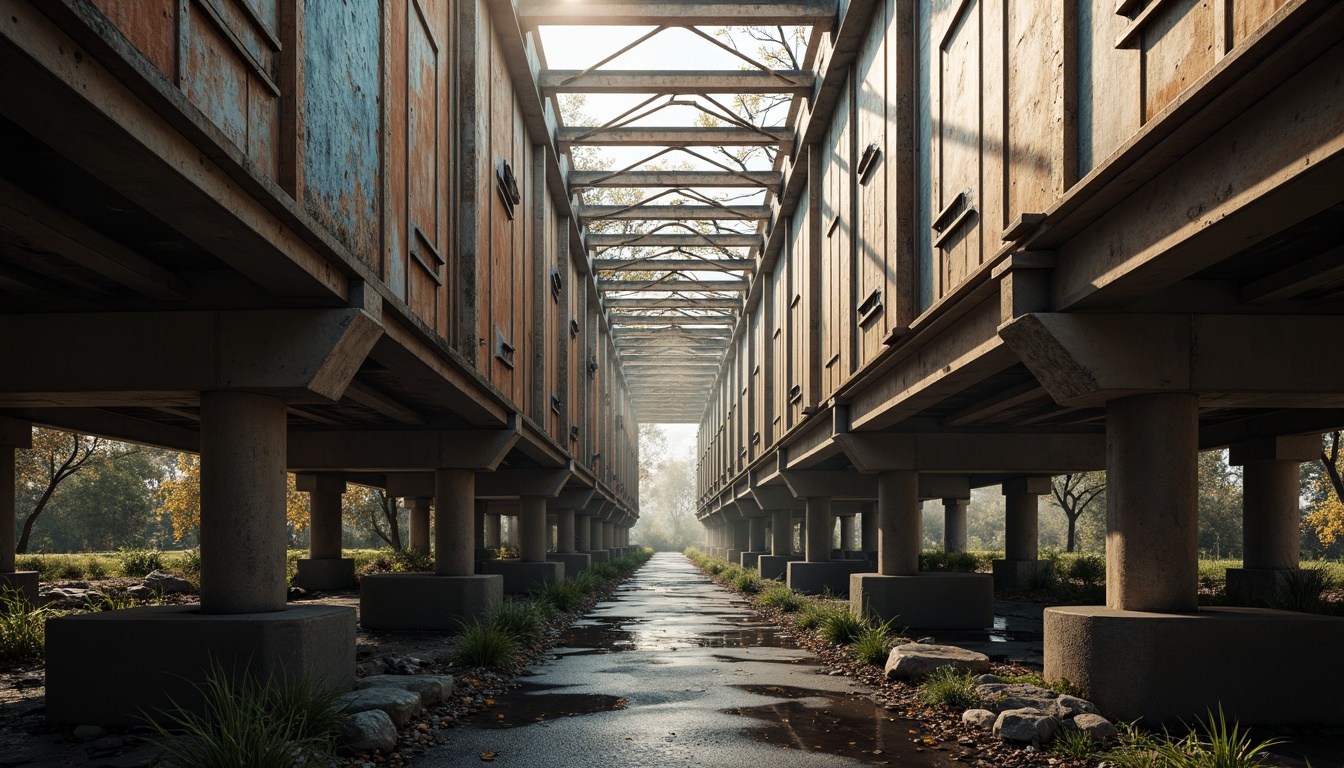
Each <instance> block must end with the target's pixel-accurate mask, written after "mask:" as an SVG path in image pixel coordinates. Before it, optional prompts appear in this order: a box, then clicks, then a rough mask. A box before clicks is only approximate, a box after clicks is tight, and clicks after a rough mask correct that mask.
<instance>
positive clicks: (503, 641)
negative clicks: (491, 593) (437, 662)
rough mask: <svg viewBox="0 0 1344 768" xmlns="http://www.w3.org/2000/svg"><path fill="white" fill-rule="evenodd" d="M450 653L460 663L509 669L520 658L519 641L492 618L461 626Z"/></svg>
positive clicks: (449, 657)
mask: <svg viewBox="0 0 1344 768" xmlns="http://www.w3.org/2000/svg"><path fill="white" fill-rule="evenodd" d="M447 656H448V661H449V663H452V664H456V665H457V666H459V667H485V668H487V669H507V668H509V667H512V666H513V665H514V664H516V663H517V662H518V641H517V640H515V639H514V638H513V636H512V635H510V634H509V633H508V632H506V631H504V630H502V629H500V628H499V627H497V626H494V625H493V624H491V623H489V622H482V621H472V622H471V623H469V624H466V625H464V626H463V627H462V631H461V632H460V633H458V636H457V638H456V639H455V640H454V641H453V644H452V646H451V647H450V648H449V649H448V654H447Z"/></svg>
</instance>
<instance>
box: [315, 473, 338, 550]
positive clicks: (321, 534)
mask: <svg viewBox="0 0 1344 768" xmlns="http://www.w3.org/2000/svg"><path fill="white" fill-rule="evenodd" d="M323 481H327V482H323ZM344 493H345V483H344V482H342V481H340V480H335V479H334V478H318V483H317V485H316V487H315V488H314V490H311V491H309V492H308V525H309V529H310V530H309V535H308V556H309V557H310V558H312V559H314V560H339V559H340V557H341V495H342V494H344Z"/></svg>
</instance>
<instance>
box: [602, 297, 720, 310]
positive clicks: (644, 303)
mask: <svg viewBox="0 0 1344 768" xmlns="http://www.w3.org/2000/svg"><path fill="white" fill-rule="evenodd" d="M602 303H603V304H605V305H606V306H607V308H608V309H741V307H742V300H741V299H721V298H715V299H695V298H687V297H684V296H673V297H670V298H666V299H638V298H631V299H603V301H602Z"/></svg>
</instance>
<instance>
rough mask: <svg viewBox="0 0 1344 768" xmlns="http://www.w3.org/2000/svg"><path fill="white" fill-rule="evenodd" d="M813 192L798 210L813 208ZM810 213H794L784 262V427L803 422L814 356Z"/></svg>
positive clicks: (803, 197)
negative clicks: (809, 307)
mask: <svg viewBox="0 0 1344 768" xmlns="http://www.w3.org/2000/svg"><path fill="white" fill-rule="evenodd" d="M810 200H811V193H810V192H804V193H803V194H802V195H800V196H799V198H798V210H799V211H807V210H808V209H809V208H810V207H811V204H810ZM807 219H808V216H805V215H799V216H794V218H793V220H792V222H791V224H792V225H793V232H792V233H791V234H792V237H791V238H790V240H789V248H788V256H787V258H786V259H785V261H784V265H785V267H786V269H787V271H788V273H789V274H788V288H787V296H788V329H787V333H786V336H787V343H786V345H785V346H786V348H787V349H788V351H789V361H788V368H787V370H788V372H789V376H788V384H787V387H786V389H785V398H786V401H787V407H786V409H785V414H786V418H785V424H784V430H785V431H788V430H789V429H790V428H792V427H793V425H795V424H797V423H798V422H800V421H802V418H803V407H804V405H805V402H804V401H805V399H806V393H807V388H808V385H809V383H808V362H809V360H810V358H811V356H812V348H811V344H810V334H809V333H808V322H809V318H808V313H807V305H808V298H807V297H808V295H809V293H808V292H809V288H808V280H807V274H808V269H807V267H808V264H807V261H808V252H809V250H810V249H811V244H810V243H809V238H808V225H807Z"/></svg>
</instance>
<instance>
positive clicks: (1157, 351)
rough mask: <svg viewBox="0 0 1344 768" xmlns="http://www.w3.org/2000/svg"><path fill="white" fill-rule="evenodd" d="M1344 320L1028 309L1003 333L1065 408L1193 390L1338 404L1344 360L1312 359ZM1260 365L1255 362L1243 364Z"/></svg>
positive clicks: (1238, 402) (1298, 403) (1219, 397)
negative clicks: (1059, 311)
mask: <svg viewBox="0 0 1344 768" xmlns="http://www.w3.org/2000/svg"><path fill="white" fill-rule="evenodd" d="M1342 334H1344V317H1337V316H1309V315H1112V314H1066V313H1050V312H1042V313H1032V314H1027V315H1023V316H1022V317H1019V318H1016V319H1014V320H1012V321H1010V322H1008V323H1005V324H1004V325H1003V326H1002V327H1001V328H1000V329H999V335H1000V337H1001V338H1002V339H1003V341H1004V343H1005V344H1007V345H1008V347H1009V348H1011V349H1012V350H1013V351H1014V352H1015V353H1016V354H1017V356H1018V357H1019V358H1020V359H1021V360H1022V362H1023V363H1024V364H1025V365H1026V366H1027V368H1028V369H1029V370H1030V371H1031V372H1032V373H1033V374H1034V375H1035V376H1036V378H1037V379H1038V380H1039V381H1040V382H1041V384H1042V385H1043V386H1044V387H1045V389H1046V390H1047V391H1048V392H1049V393H1050V396H1051V397H1053V398H1054V399H1055V401H1056V402H1058V403H1059V404H1061V405H1069V406H1100V405H1103V404H1105V403H1106V402H1107V401H1108V400H1114V399H1116V398H1119V397H1124V396H1128V395H1136V394H1145V393H1156V392H1187V393H1193V394H1197V395H1199V396H1200V397H1201V401H1202V402H1204V403H1205V404H1211V405H1216V406H1220V407H1285V408H1292V407H1297V408H1305V407H1341V406H1344V394H1342V393H1341V391H1340V387H1339V382H1340V381H1341V380H1344V360H1341V359H1338V358H1337V357H1334V356H1330V355H1325V356H1322V355H1319V354H1316V350H1315V345H1316V344H1317V343H1319V340H1320V339H1329V338H1340V337H1341V335H1342ZM1248 360H1254V361H1255V364H1254V365H1247V363H1246V361H1248Z"/></svg>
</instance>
